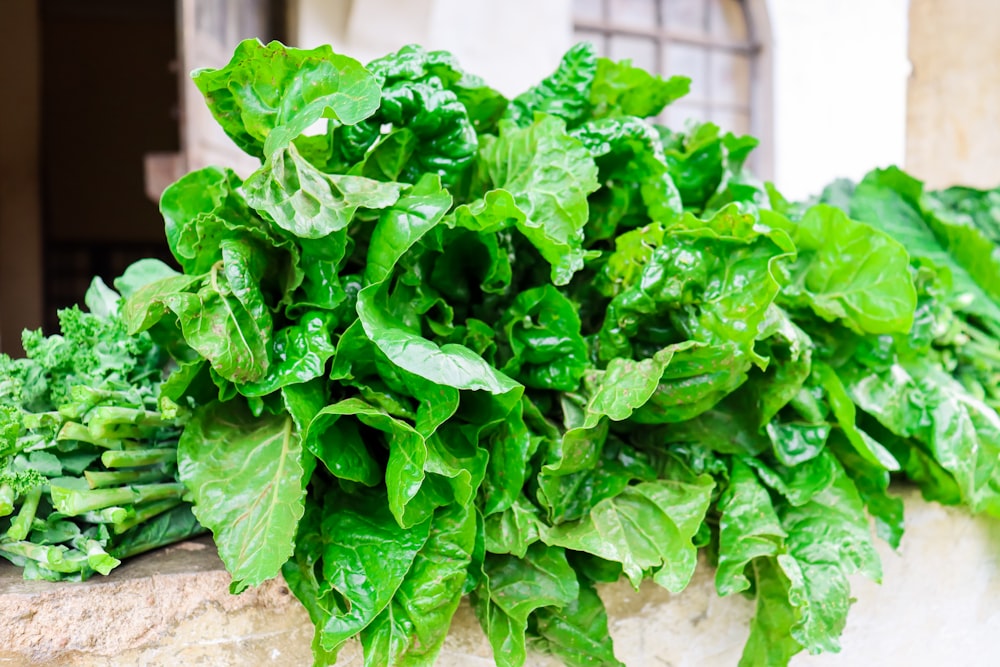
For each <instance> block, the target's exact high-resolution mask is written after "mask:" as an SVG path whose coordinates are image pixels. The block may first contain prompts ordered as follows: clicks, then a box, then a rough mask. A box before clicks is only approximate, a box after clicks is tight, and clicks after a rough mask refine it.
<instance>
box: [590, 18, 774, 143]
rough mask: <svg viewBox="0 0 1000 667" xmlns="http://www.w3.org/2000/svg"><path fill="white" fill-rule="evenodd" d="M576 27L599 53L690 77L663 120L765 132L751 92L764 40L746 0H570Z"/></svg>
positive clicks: (675, 125)
mask: <svg viewBox="0 0 1000 667" xmlns="http://www.w3.org/2000/svg"><path fill="white" fill-rule="evenodd" d="M573 29H574V35H575V37H576V40H577V41H590V42H592V43H593V44H594V45H595V46H596V47H597V51H598V53H599V54H600V55H603V56H607V57H610V58H612V59H614V60H622V59H625V58H628V59H631V60H632V62H633V63H634V64H635V65H637V66H640V67H642V68H644V69H647V70H649V71H651V72H654V73H656V74H661V75H663V76H671V75H675V74H680V75H684V76H688V77H690V78H691V93H690V94H689V95H688V96H687V97H685V98H684V99H682V100H679V101H678V102H675V103H674V104H672V105H671V106H670V107H668V108H667V109H666V110H665V112H664V115H663V118H661V119H660V120H661V121H662V122H664V123H665V124H667V125H668V126H670V127H672V128H680V127H681V126H682V125H683V123H684V122H685V121H686V120H687V119H689V118H690V119H695V120H698V121H706V120H707V121H711V122H713V123H716V124H718V125H719V126H720V127H722V129H724V130H728V131H731V132H734V133H736V134H754V135H757V136H761V135H763V134H766V131H765V128H766V127H767V126H766V124H765V123H766V122H768V121H769V119H767V118H764V117H763V115H764V114H765V111H764V110H763V109H760V108H758V107H760V106H761V105H759V104H756V103H755V102H756V100H755V94H754V86H755V83H756V82H757V81H758V80H759V79H760V78H761V77H762V73H761V72H760V71H759V68H760V62H759V61H760V58H759V56H760V54H761V52H762V48H763V41H762V38H761V35H760V34H758V33H759V32H760V31H758V30H755V22H754V16H753V15H752V12H751V11H750V8H749V7H748V4H747V2H745V1H742V0H574V4H573ZM762 138H763V137H762Z"/></svg>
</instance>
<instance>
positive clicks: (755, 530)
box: [715, 458, 785, 613]
mask: <svg viewBox="0 0 1000 667" xmlns="http://www.w3.org/2000/svg"><path fill="white" fill-rule="evenodd" d="M719 512H720V517H719V564H718V569H717V570H716V572H715V588H716V590H718V591H719V595H730V594H732V593H738V592H740V591H743V590H746V589H747V588H749V587H750V581H749V580H748V579H747V577H746V575H745V573H744V571H745V570H746V568H747V566H748V565H749V564H750V562H751V561H753V560H754V559H766V558H771V557H773V556H776V555H777V554H778V553H779V552H780V550H781V549H782V547H783V546H784V538H785V531H784V530H783V529H782V528H781V523H780V522H779V520H778V515H777V514H776V513H775V511H774V506H773V505H772V504H771V496H770V494H768V492H767V489H766V488H764V486H763V485H762V484H761V483H760V482H759V481H758V480H757V476H756V475H755V474H754V472H753V469H752V468H750V467H749V466H747V465H746V464H745V463H743V462H742V461H740V460H739V459H737V458H734V459H733V461H732V469H731V471H730V475H729V485H728V486H727V487H726V490H725V491H724V492H723V494H722V497H721V498H720V499H719ZM759 585H760V584H759V583H758V587H759ZM757 595H758V597H760V595H761V593H760V591H759V588H758V593H757ZM758 613H760V612H759V611H758Z"/></svg>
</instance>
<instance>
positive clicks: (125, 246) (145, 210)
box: [40, 0, 180, 333]
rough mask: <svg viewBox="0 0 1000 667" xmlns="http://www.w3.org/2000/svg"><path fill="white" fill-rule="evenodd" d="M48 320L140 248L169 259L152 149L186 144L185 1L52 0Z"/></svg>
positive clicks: (45, 33)
mask: <svg viewBox="0 0 1000 667" xmlns="http://www.w3.org/2000/svg"><path fill="white" fill-rule="evenodd" d="M40 9H41V47H42V48H41V53H42V91H41V107H42V130H41V144H42V145H41V171H42V174H41V180H42V200H43V202H42V203H43V205H42V210H43V216H44V217H43V232H44V239H43V256H44V263H45V266H44V271H45V273H44V275H45V278H44V297H45V329H46V332H47V333H51V332H52V331H54V325H55V324H56V319H55V317H56V311H57V309H59V308H64V307H67V306H70V305H72V304H76V303H82V301H83V295H84V292H85V291H86V289H87V286H88V285H89V284H90V281H91V278H92V277H93V276H100V277H101V278H103V279H104V280H105V282H108V283H109V284H110V281H111V280H113V279H114V278H115V277H116V276H118V275H120V274H121V272H122V271H123V270H124V269H125V267H126V266H128V264H130V263H131V262H132V261H134V260H136V259H139V258H141V257H160V258H163V259H166V260H169V252H168V250H167V247H166V242H165V240H164V235H163V222H162V219H161V217H160V215H159V211H158V210H157V205H156V203H155V202H154V201H153V200H152V199H151V198H150V197H149V196H148V195H147V194H146V190H145V183H144V158H145V156H146V155H147V154H149V153H158V152H176V151H179V150H180V136H179V134H180V133H179V127H178V119H177V114H178V79H177V76H178V72H177V65H176V63H177V16H176V3H175V0H144V1H143V2H135V0H87V2H80V1H79V0H42V2H41V4H40Z"/></svg>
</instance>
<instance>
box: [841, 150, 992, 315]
mask: <svg viewBox="0 0 1000 667" xmlns="http://www.w3.org/2000/svg"><path fill="white" fill-rule="evenodd" d="M922 195H923V184H922V183H921V182H920V181H918V180H916V179H914V178H913V177H911V176H909V175H908V174H906V173H904V172H902V171H900V170H899V169H897V168H895V167H890V168H888V169H876V170H875V171H872V172H870V173H869V174H868V175H867V176H865V178H864V179H863V180H862V181H861V182H860V183H858V186H857V188H855V190H854V193H853V196H852V197H851V216H852V217H854V218H857V219H858V220H862V221H864V222H867V223H869V224H870V225H872V226H874V227H876V228H878V229H881V230H882V231H884V232H886V233H887V234H889V235H890V236H892V238H894V239H896V241H898V242H899V243H901V244H902V245H903V247H905V248H906V250H907V252H909V254H910V256H911V257H914V258H925V259H928V260H930V261H931V262H933V263H934V264H935V265H937V266H940V267H943V268H945V269H947V270H948V271H949V272H950V273H951V278H952V281H953V283H954V287H953V298H952V306H953V307H957V308H959V309H960V310H963V311H967V312H969V313H973V314H975V315H978V316H980V317H983V318H985V319H986V320H987V321H988V322H989V323H990V326H991V327H992V328H993V329H994V330H1000V286H998V282H997V280H996V275H997V271H998V270H1000V253H997V251H996V248H995V246H993V244H991V243H988V242H987V243H983V242H982V241H984V240H985V239H982V240H980V239H978V238H973V237H976V236H978V232H977V230H974V229H973V228H971V227H970V228H966V229H964V230H961V229H958V228H956V227H955V226H954V225H952V226H948V225H947V224H946V223H943V222H942V221H937V220H935V219H934V217H933V215H932V214H927V215H925V213H924V211H923V207H922V204H921V200H922Z"/></svg>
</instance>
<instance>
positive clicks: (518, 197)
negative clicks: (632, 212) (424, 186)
mask: <svg viewBox="0 0 1000 667" xmlns="http://www.w3.org/2000/svg"><path fill="white" fill-rule="evenodd" d="M480 159H481V160H482V161H483V164H484V165H485V168H486V171H487V173H488V174H489V178H490V181H491V183H492V184H493V186H494V187H495V188H499V189H502V190H506V191H508V192H510V193H511V195H513V198H514V201H515V203H516V205H517V209H518V210H520V211H521V212H523V215H524V220H523V221H521V220H517V221H516V222H515V224H516V225H517V228H518V230H519V231H520V232H521V233H522V234H523V235H524V236H525V238H527V239H528V241H529V242H530V243H531V244H532V245H533V246H535V248H536V249H537V250H538V252H539V253H540V254H541V255H542V257H543V258H544V259H545V261H547V262H548V263H549V264H550V265H551V267H552V272H551V276H552V282H553V283H554V284H556V285H565V284H566V283H568V282H569V280H570V278H571V277H572V276H573V274H574V273H576V272H577V271H579V270H580V269H581V268H583V262H584V260H585V259H587V258H588V257H590V256H591V255H590V254H588V253H587V252H586V251H584V250H583V249H582V244H583V228H584V226H585V225H586V224H587V195H589V194H590V193H591V192H593V191H594V190H596V189H597V187H598V183H597V167H596V166H595V165H594V161H593V159H592V158H591V157H590V156H589V155H588V152H587V150H586V149H585V148H584V147H583V146H582V145H581V144H580V143H579V141H577V140H576V139H574V138H573V137H571V136H569V135H568V134H567V133H566V125H565V123H564V122H563V121H562V120H560V119H559V118H557V117H555V116H540V117H538V118H537V119H535V121H534V122H533V123H531V124H530V125H528V126H527V127H518V126H516V125H514V124H513V123H509V122H505V123H501V124H500V135H499V137H498V138H497V139H495V140H492V141H488V142H487V143H485V144H484V146H483V147H482V148H481V149H480Z"/></svg>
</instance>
